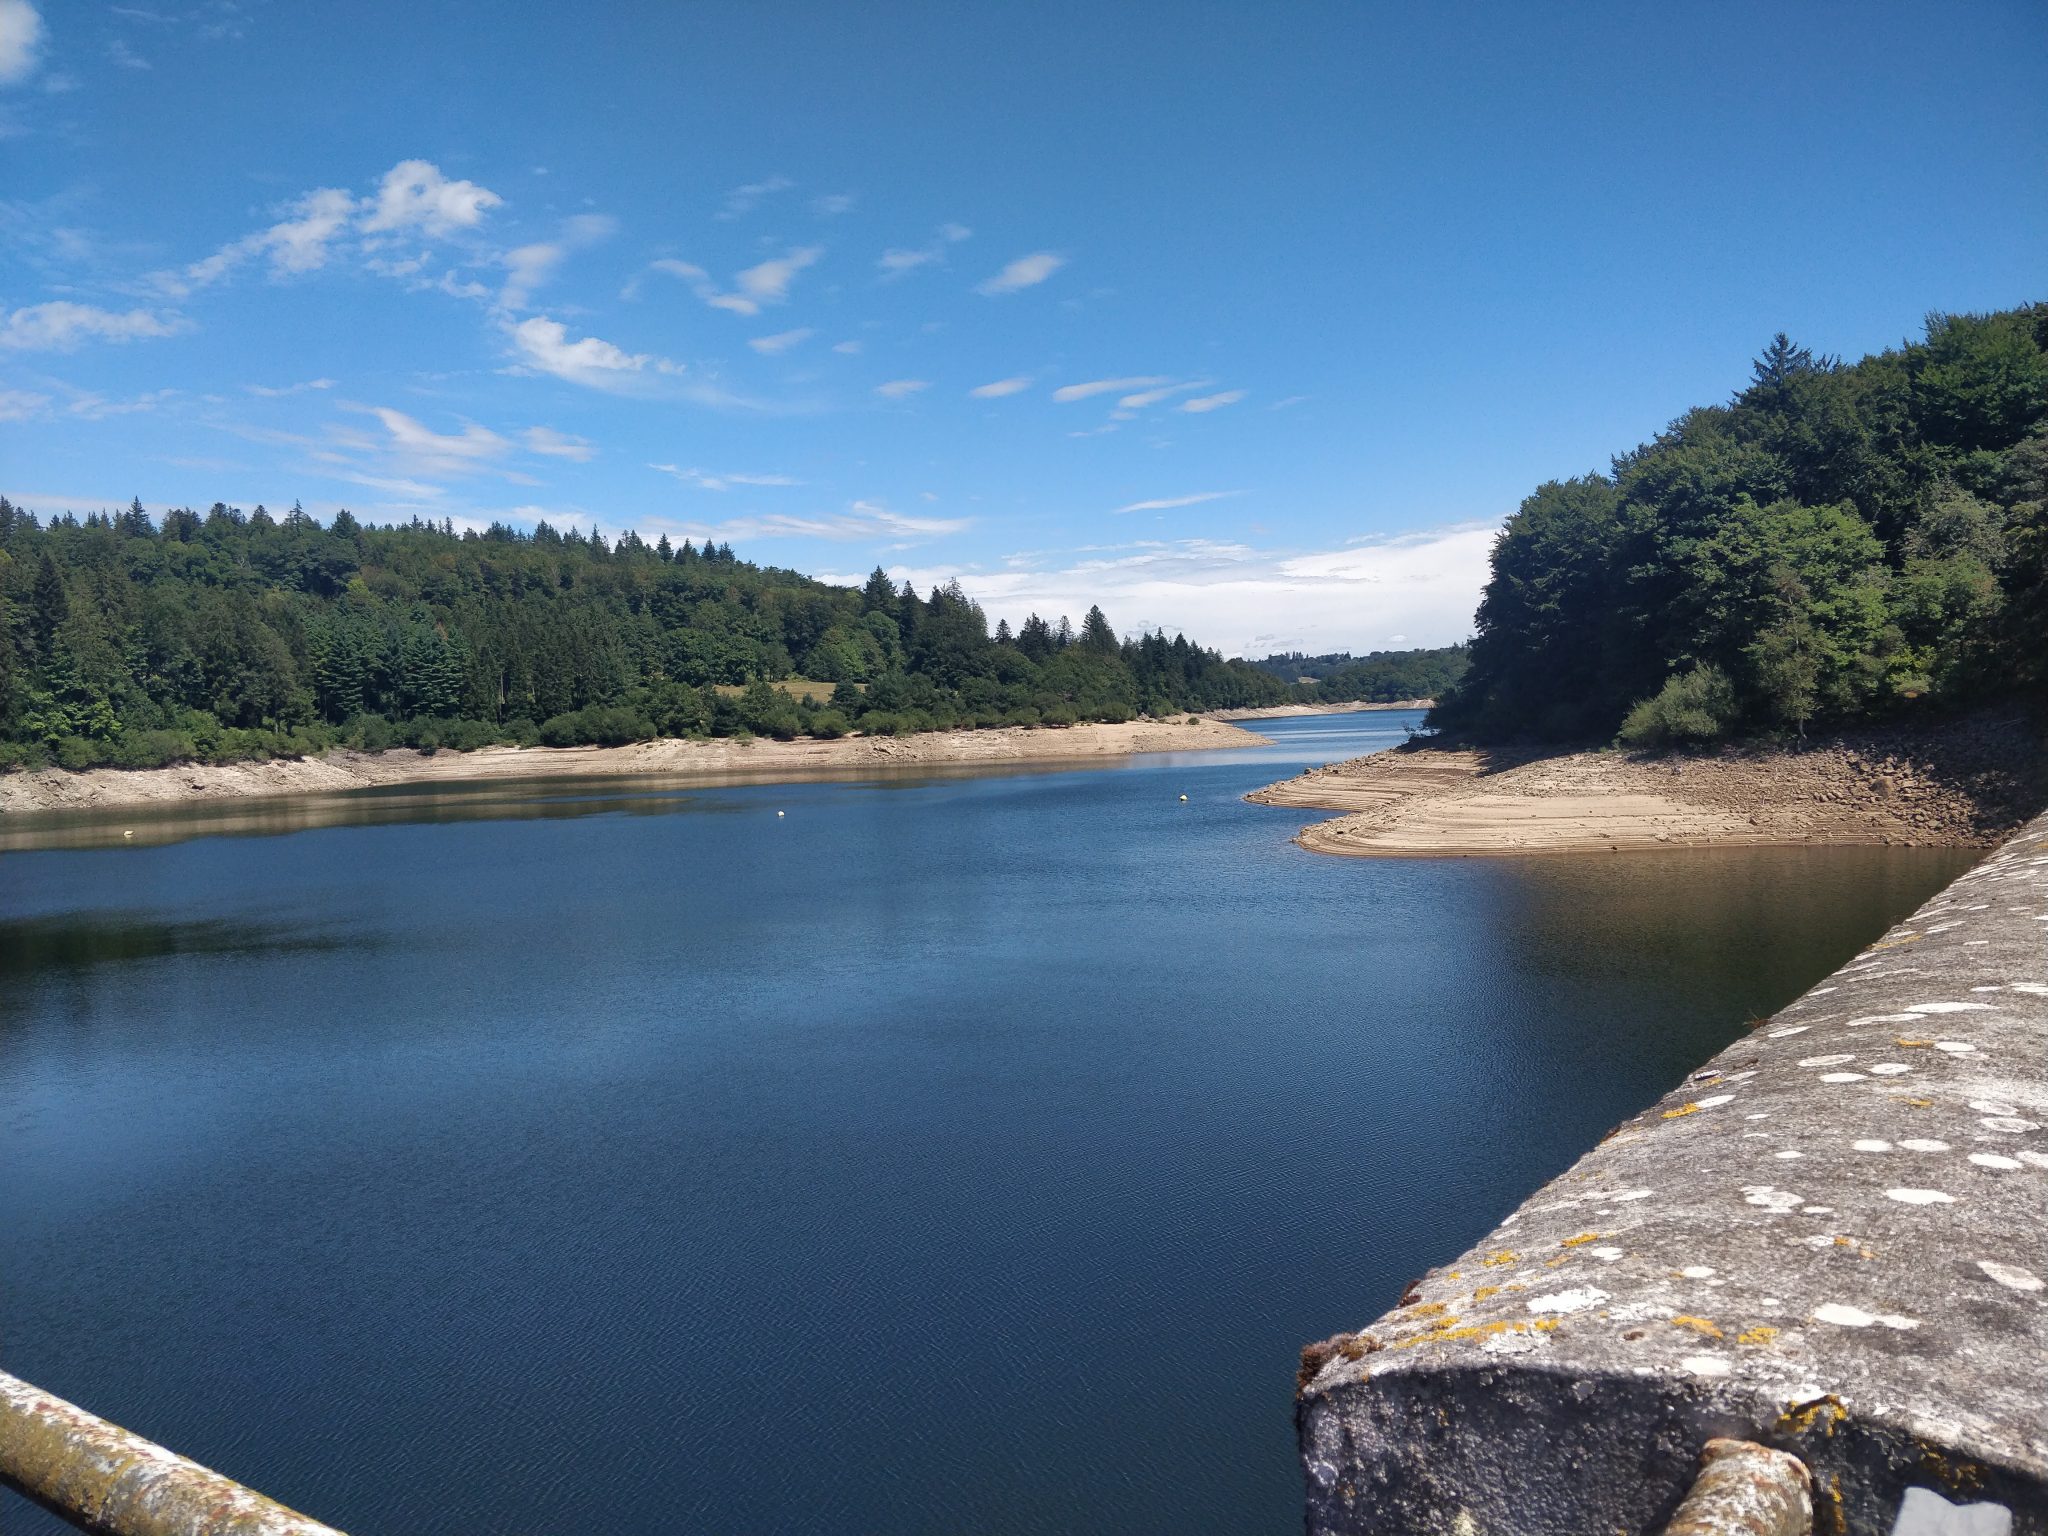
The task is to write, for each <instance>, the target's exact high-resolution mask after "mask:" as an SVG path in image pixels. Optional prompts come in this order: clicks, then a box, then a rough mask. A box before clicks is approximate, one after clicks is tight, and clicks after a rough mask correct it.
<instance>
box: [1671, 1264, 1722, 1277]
mask: <svg viewBox="0 0 2048 1536" xmlns="http://www.w3.org/2000/svg"><path fill="white" fill-rule="evenodd" d="M1679 1273H1680V1274H1681V1275H1683V1276H1685V1278H1686V1279H1688V1280H1711V1279H1713V1278H1714V1266H1713V1265H1711V1264H1688V1265H1686V1266H1685V1268H1683V1269H1681V1270H1680V1271H1679Z"/></svg>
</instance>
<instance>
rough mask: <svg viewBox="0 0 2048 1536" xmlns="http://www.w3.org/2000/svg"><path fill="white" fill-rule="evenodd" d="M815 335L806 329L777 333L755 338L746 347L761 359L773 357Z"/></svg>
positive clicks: (814, 332)
mask: <svg viewBox="0 0 2048 1536" xmlns="http://www.w3.org/2000/svg"><path fill="white" fill-rule="evenodd" d="M817 334H818V333H817V332H816V331H814V330H811V329H809V328H807V327H806V328H804V329H801V330H794V331H778V332H776V334H775V335H773V336H756V337H754V338H753V339H752V340H751V341H749V342H748V343H747V345H748V346H750V347H752V348H753V349H754V350H755V351H756V352H759V353H760V354H761V355H762V356H763V357H774V356H775V355H776V354H777V353H781V352H787V351H788V350H789V349H790V348H791V347H794V346H797V345H799V344H800V343H802V342H806V341H809V340H810V339H811V338H812V337H813V336H815V335H817Z"/></svg>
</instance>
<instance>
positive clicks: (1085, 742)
mask: <svg viewBox="0 0 2048 1536" xmlns="http://www.w3.org/2000/svg"><path fill="white" fill-rule="evenodd" d="M1265 740H1266V738H1265V737H1263V736H1259V735H1255V734H1254V733H1253V732H1251V731H1247V730H1244V729H1242V728H1241V727H1239V726H1235V725H1230V724H1226V723H1225V722H1223V721H1220V720H1199V721H1196V722H1194V723H1193V724H1189V723H1186V722H1167V721H1157V720H1135V721H1131V722H1129V723H1127V724H1123V725H1102V724H1090V725H1074V726H1068V727H1066V728H1064V729H1061V730H1022V729H1004V730H996V731H935V732H929V733H926V734H924V735H918V736H896V737H890V736H880V737H866V736H854V737H847V738H844V739H841V740H839V741H810V740H803V741H766V740H756V741H750V742H744V743H742V742H736V741H731V740H717V741H646V742H639V743H636V744H635V745H633V746H629V747H487V748H485V749H484V750H482V751H478V752H437V753H435V754H434V755H433V756H431V757H428V756H422V755H421V754H420V753H418V752H412V751H397V752H377V753H365V752H329V753H327V754H325V755H323V756H321V757H313V758H300V759H297V760H285V761H277V762H268V763H227V764H219V765H203V764H193V765H189V766H186V767H178V768H141V769H123V768H92V769H88V770H86V771H85V772H83V773H71V772H67V771H66V770H64V769H62V768H46V769H42V770H40V771H38V772H35V773H9V774H4V775H0V815H4V814H10V813H21V812H29V811H55V810H85V809H90V808H93V807H97V806H116V805H147V804H158V803H162V802H166V801H176V800H217V799H230V798H241V797H249V796H257V795H295V794H307V793H323V792H331V791H334V790H346V789H366V788H370V787H372V786H376V785H385V784H428V783H456V782H467V781H472V780H487V779H530V778H557V777H571V776H576V777H585V776H588V777H607V776H612V775H627V774H664V775H670V776H685V777H696V776H702V777H704V778H705V779H723V780H732V779H747V780H753V781H757V782H772V781H773V780H775V779H778V778H787V779H815V778H824V777H829V776H831V774H832V773H833V772H834V770H845V771H847V772H849V773H858V772H860V771H862V770H863V769H871V768H877V767H883V766H892V765H911V764H919V763H932V764H944V763H994V762H1016V763H1033V762H1063V761H1071V760H1073V759H1076V758H1097V757H1126V756H1129V755H1131V754H1133V753H1138V752H1195V751H1204V750H1208V749H1213V748H1219V747H1255V746H1262V745H1264V744H1265Z"/></svg>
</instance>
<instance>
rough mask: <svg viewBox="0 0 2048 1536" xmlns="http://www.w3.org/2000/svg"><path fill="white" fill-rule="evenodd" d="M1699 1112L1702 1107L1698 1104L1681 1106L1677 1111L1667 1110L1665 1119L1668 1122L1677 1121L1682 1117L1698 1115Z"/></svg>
mask: <svg viewBox="0 0 2048 1536" xmlns="http://www.w3.org/2000/svg"><path fill="white" fill-rule="evenodd" d="M1699 1112H1700V1107H1699V1105H1697V1104H1681V1105H1679V1106H1678V1108H1676V1109H1667V1110H1665V1111H1664V1118H1665V1119H1666V1120H1676V1119H1677V1118H1678V1117H1679V1116H1681V1115H1696V1114H1698V1113H1699Z"/></svg>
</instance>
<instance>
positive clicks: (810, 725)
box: [804, 709, 852, 741]
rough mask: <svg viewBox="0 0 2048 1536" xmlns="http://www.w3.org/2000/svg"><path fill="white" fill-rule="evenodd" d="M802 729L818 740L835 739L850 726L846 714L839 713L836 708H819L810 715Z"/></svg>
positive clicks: (849, 728) (843, 733) (842, 734)
mask: <svg viewBox="0 0 2048 1536" xmlns="http://www.w3.org/2000/svg"><path fill="white" fill-rule="evenodd" d="M804 729H805V730H807V731H809V732H810V733H811V734H812V735H813V736H815V737H817V738H818V739H819V740H820V741H835V740H837V739H838V738H839V737H841V736H844V735H845V734H846V733H847V732H848V731H849V730H851V729H852V727H851V726H849V725H848V724H847V723H846V716H844V715H842V714H841V713H839V711H838V710H836V709H821V710H819V711H818V712H817V713H816V714H815V715H812V716H811V718H810V720H809V721H808V722H807V723H806V724H805V726H804Z"/></svg>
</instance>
